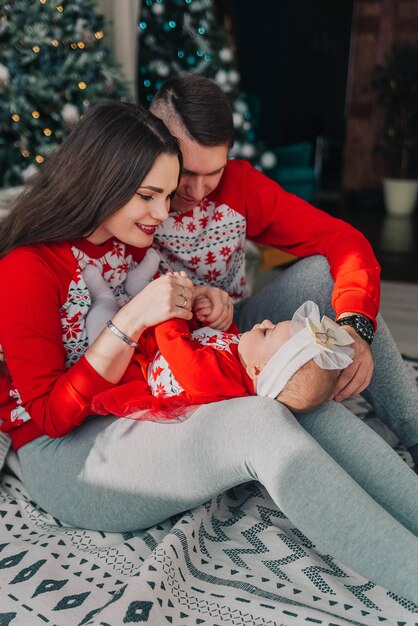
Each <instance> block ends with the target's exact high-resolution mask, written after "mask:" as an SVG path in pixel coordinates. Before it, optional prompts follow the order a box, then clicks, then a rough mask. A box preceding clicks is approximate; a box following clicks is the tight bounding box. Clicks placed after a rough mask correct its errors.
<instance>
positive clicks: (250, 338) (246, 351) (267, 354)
mask: <svg viewBox="0 0 418 626" xmlns="http://www.w3.org/2000/svg"><path fill="white" fill-rule="evenodd" d="M288 339H290V321H285V322H279V323H278V324H273V322H270V320H264V322H261V324H255V326H253V328H252V329H251V330H248V331H247V332H246V333H243V334H242V335H241V339H240V342H239V345H238V353H239V355H240V358H241V361H242V362H243V364H244V365H245V366H246V367H249V366H252V365H255V366H257V367H260V368H261V367H263V366H264V365H265V364H266V363H267V361H269V360H270V359H271V357H272V356H273V354H275V352H277V350H278V349H279V348H280V347H281V346H282V345H283V344H284V343H285V342H286V341H287V340H288Z"/></svg>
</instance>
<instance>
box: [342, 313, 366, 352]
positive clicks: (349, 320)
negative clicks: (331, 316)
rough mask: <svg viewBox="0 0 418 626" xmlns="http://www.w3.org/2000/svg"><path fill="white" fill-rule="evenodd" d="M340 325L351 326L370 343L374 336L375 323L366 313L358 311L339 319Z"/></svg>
mask: <svg viewBox="0 0 418 626" xmlns="http://www.w3.org/2000/svg"><path fill="white" fill-rule="evenodd" d="M337 324H338V326H351V328H354V330H355V331H356V333H357V334H358V335H359V336H360V337H361V338H362V339H364V340H365V341H367V343H368V344H369V345H370V344H371V343H372V341H373V337H374V329H373V324H372V323H371V321H370V320H369V318H368V317H366V316H365V315H360V313H356V314H355V315H347V316H346V317H341V318H340V319H339V320H337Z"/></svg>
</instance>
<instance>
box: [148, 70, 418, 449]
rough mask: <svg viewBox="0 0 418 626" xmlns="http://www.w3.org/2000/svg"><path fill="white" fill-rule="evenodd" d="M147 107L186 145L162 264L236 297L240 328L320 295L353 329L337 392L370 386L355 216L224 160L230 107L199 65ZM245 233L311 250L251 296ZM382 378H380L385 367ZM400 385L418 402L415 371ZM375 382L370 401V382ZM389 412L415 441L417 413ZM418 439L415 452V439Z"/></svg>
mask: <svg viewBox="0 0 418 626" xmlns="http://www.w3.org/2000/svg"><path fill="white" fill-rule="evenodd" d="M150 108H151V111H152V112H153V113H154V114H155V115H156V116H158V117H160V118H161V119H162V120H163V121H164V123H165V124H166V125H167V127H168V128H169V130H170V132H171V133H172V134H173V135H174V136H175V137H177V138H178V139H179V141H180V147H181V151H182V155H183V173H182V177H181V181H180V184H179V187H178V190H177V192H176V194H175V196H174V198H173V200H172V202H171V212H170V217H169V218H168V220H166V222H164V224H162V225H161V227H160V228H159V230H158V232H157V235H156V237H155V241H156V247H157V249H158V251H159V253H160V254H161V256H162V259H163V261H162V269H163V270H164V271H167V270H172V271H173V270H185V271H186V272H187V273H188V274H189V275H190V277H191V278H192V280H193V281H194V282H196V283H197V284H199V283H210V284H212V285H215V286H217V287H220V288H222V289H224V290H226V291H227V292H228V293H229V294H230V296H231V298H232V299H233V301H234V302H235V303H237V304H236V312H235V321H236V323H237V325H238V327H239V328H240V330H242V331H243V330H246V329H248V328H250V327H251V326H252V325H253V324H254V323H256V322H260V321H262V320H263V319H265V318H269V319H271V320H273V321H274V322H277V321H279V320H281V319H290V318H291V317H292V315H293V313H294V311H295V310H296V309H297V308H298V307H299V306H300V304H301V303H302V302H304V301H305V300H308V299H310V300H313V301H315V302H317V304H318V305H319V308H320V310H321V311H322V313H326V314H328V315H329V316H331V315H334V316H336V319H337V321H338V322H339V324H340V325H342V326H343V327H344V328H345V330H347V332H349V333H350V335H351V336H352V338H353V339H354V344H353V348H354V360H353V363H352V365H351V366H350V367H348V368H347V369H346V370H345V371H344V372H342V374H341V375H340V377H339V379H338V383H337V386H336V388H335V390H334V393H333V397H334V399H335V400H337V401H341V400H344V399H346V398H348V397H350V396H353V395H355V394H358V393H360V392H362V391H363V390H365V389H366V388H367V387H368V385H369V383H370V381H371V378H372V374H373V356H372V351H371V345H370V344H371V342H372V340H373V334H374V330H375V329H376V316H377V314H378V309H379V293H380V288H379V277H380V267H379V264H378V262H377V260H376V258H375V256H374V253H373V251H372V248H371V246H370V244H369V243H368V242H367V240H366V239H365V238H364V237H363V235H362V234H361V233H360V232H358V231H357V230H356V229H354V228H353V227H351V226H350V225H349V224H347V223H345V222H343V221H342V220H338V219H336V218H333V217H331V216H329V215H327V214H326V213H324V212H322V211H320V210H319V209H315V208H314V207H312V206H311V205H309V204H308V203H307V202H305V201H303V200H301V199H300V198H298V197H296V196H294V195H292V194H289V193H287V192H285V191H284V190H283V189H282V188H281V187H280V186H279V185H278V184H277V183H275V182H274V181H272V180H270V179H269V178H268V177H266V176H264V175H263V174H262V173H261V172H259V171H257V170H256V169H254V168H253V167H252V166H251V165H250V164H249V163H247V162H245V161H234V160H230V161H228V150H229V148H230V147H231V146H232V144H233V132H234V129H233V120H232V112H231V107H230V104H229V101H228V99H227V97H226V96H225V94H223V92H222V91H221V90H220V89H219V87H218V86H217V85H216V84H215V83H214V82H212V81H210V80H209V79H207V78H205V77H202V76H199V75H196V74H188V75H182V76H177V77H174V78H171V79H169V80H167V81H166V82H165V83H164V84H163V86H162V88H161V89H160V91H159V92H158V93H157V94H156V96H155V98H154V100H153V101H152V103H151V107H150ZM246 238H249V239H251V240H253V241H255V242H259V243H265V244H269V245H273V246H275V247H277V248H280V249H282V250H286V251H287V252H291V253H293V254H295V255H297V256H299V257H308V258H306V259H304V260H303V261H299V262H298V263H296V264H295V265H293V266H292V267H291V268H289V269H288V270H286V271H285V272H283V273H282V274H281V276H280V278H278V279H276V281H274V282H272V283H270V284H269V285H268V286H267V287H266V288H264V290H262V291H261V292H258V293H257V294H255V295H253V296H251V297H249V298H245V255H244V244H245V239H246ZM313 255H321V256H320V257H318V256H313ZM331 276H332V279H333V281H334V282H333V281H332V279H331ZM331 302H332V307H333V308H332V307H331ZM214 314H216V315H218V312H217V311H216V312H215V313H214ZM209 321H211V320H209ZM381 326H383V328H382V330H381V332H379V333H377V335H378V336H379V341H376V344H377V348H376V349H375V354H376V356H378V354H379V351H381V352H380V354H381V355H382V358H379V361H380V362H383V361H385V362H387V360H388V356H387V355H388V354H393V355H394V356H393V358H394V361H393V363H392V368H393V367H396V368H397V370H399V368H400V369H401V374H400V376H399V378H400V379H403V375H404V373H405V368H404V367H403V364H402V359H401V358H400V355H399V354H398V352H397V350H396V347H395V345H394V342H393V340H392V338H391V336H390V333H389V332H388V331H387V328H386V326H385V325H384V322H383V320H381V318H380V320H379V327H381ZM389 344H390V345H389ZM376 361H377V359H376ZM392 371H393V369H392ZM376 379H377V382H376V385H375V387H379V384H378V380H379V376H376ZM399 384H401V383H399ZM402 385H407V387H408V393H409V396H410V398H411V402H412V400H414V402H415V406H417V405H418V393H417V390H416V387H415V385H413V384H412V383H411V381H410V380H408V382H407V383H406V382H405V383H402V384H401V386H402ZM411 385H412V386H411ZM369 389H370V394H371V395H370V394H369V396H368V399H369V400H370V401H372V400H373V398H372V395H373V387H370V388H369ZM404 392H405V393H406V390H404ZM376 393H377V392H376ZM398 393H399V389H398ZM366 396H367V394H366ZM373 404H376V402H373ZM412 410H413V409H412V408H411V411H412ZM383 412H384V411H383ZM415 413H416V411H415ZM385 417H386V421H387V422H388V423H390V425H391V427H392V428H393V429H394V430H395V432H397V434H398V436H399V437H400V439H402V440H403V441H404V442H405V443H406V444H407V445H409V446H414V444H417V442H418V420H416V419H415V420H414V421H415V422H416V423H417V426H416V427H415V426H414V428H413V431H414V432H413V433H412V432H411V429H410V427H408V426H405V424H404V423H403V422H404V421H407V422H409V424H410V417H411V416H409V417H408V416H398V422H402V424H398V423H396V424H395V423H393V419H392V417H393V416H387V415H383V418H385ZM415 417H416V416H415ZM415 448H417V450H416V451H415V455H416V457H417V460H418V445H415ZM414 450H415V449H413V452H414Z"/></svg>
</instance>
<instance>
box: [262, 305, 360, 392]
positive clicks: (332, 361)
mask: <svg viewBox="0 0 418 626" xmlns="http://www.w3.org/2000/svg"><path fill="white" fill-rule="evenodd" d="M290 335H291V337H290V339H288V341H286V342H285V343H284V344H283V345H282V347H281V348H279V349H278V350H277V352H276V353H275V354H274V355H273V356H272V357H271V359H270V360H269V361H268V362H267V363H266V365H265V366H264V368H263V369H262V371H261V372H260V375H259V377H258V380H257V395H259V396H265V397H268V398H276V397H277V396H278V395H279V393H280V392H281V391H282V390H283V388H284V387H285V385H286V383H287V382H288V381H289V380H290V378H291V377H292V376H293V374H294V373H295V372H297V370H298V369H300V368H301V367H302V365H305V363H307V362H308V361H310V360H311V359H314V361H315V363H316V364H317V365H319V367H321V368H322V369H327V370H337V369H338V370H341V369H344V368H346V367H347V366H348V365H350V363H352V361H353V359H352V356H353V350H352V349H351V348H348V347H347V346H349V344H351V343H353V339H352V338H351V337H350V335H349V334H348V333H347V331H345V330H344V329H343V328H341V327H340V326H338V324H336V323H335V322H333V321H332V319H330V318H329V317H327V316H326V315H324V316H323V317H322V319H321V317H320V314H319V309H318V306H317V305H316V304H315V303H314V302H311V301H310V300H308V301H307V302H305V303H304V304H302V306H300V307H299V308H298V310H297V311H296V312H295V314H294V315H293V318H292V321H291V323H290Z"/></svg>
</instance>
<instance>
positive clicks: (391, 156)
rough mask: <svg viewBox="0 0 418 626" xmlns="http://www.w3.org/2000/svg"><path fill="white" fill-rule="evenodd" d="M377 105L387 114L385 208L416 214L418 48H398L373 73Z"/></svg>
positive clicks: (381, 145) (382, 146)
mask: <svg viewBox="0 0 418 626" xmlns="http://www.w3.org/2000/svg"><path fill="white" fill-rule="evenodd" d="M372 88H373V89H374V90H375V91H376V94H377V104H378V105H379V106H381V107H383V108H384V109H385V111H386V116H385V123H384V125H383V128H382V130H381V133H380V136H379V138H378V142H377V145H376V148H377V150H379V151H381V152H382V153H383V154H384V156H385V159H386V162H387V166H388V172H389V178H386V179H384V181H383V192H384V199H385V206H386V209H387V211H388V212H389V213H390V214H391V215H403V216H407V215H410V214H411V213H412V211H413V210H414V207H415V203H416V199H417V195H418V45H414V46H412V45H407V44H405V45H398V46H395V47H394V48H393V51H392V54H391V55H390V56H389V58H388V59H387V61H386V63H385V65H377V66H376V67H375V68H374V71H373V78H372Z"/></svg>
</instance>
